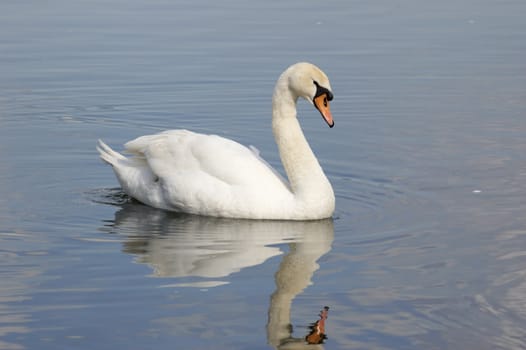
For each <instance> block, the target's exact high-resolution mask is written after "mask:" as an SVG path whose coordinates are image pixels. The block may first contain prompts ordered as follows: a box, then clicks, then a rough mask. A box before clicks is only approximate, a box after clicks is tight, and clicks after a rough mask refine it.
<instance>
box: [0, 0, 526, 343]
mask: <svg viewBox="0 0 526 350" xmlns="http://www.w3.org/2000/svg"><path fill="white" fill-rule="evenodd" d="M525 13H526V3H525V2H524V1H521V0H504V1H489V0H479V1H474V0H462V1H442V2H440V1H438V2H437V1H417V0H406V1H398V2H393V1H387V0H379V1H376V2H371V1H360V0H356V1H344V0H341V1H323V2H306V1H299V0H293V1H282V2H262V1H261V2H247V1H241V0H230V1H224V2H217V1H211V0H192V1H177V2H172V1H166V0H165V1H161V0H159V1H145V0H132V1H128V0H127V1H124V0H114V1H100V0H96V1H66V0H51V1H31V0H29V1H2V2H1V4H0V349H53V350H55V349H272V348H280V349H285V348H287V349H292V348H294V349H297V348H303V347H305V348H311V347H315V346H312V345H310V346H307V345H305V341H304V339H305V336H306V335H307V334H308V333H309V325H310V324H311V323H313V322H315V321H317V320H318V313H319V311H320V310H321V309H322V308H323V307H324V306H329V307H330V309H329V317H328V319H327V321H326V324H325V332H326V334H327V336H328V339H326V341H325V344H323V345H319V346H318V347H322V346H323V347H324V348H325V349H477V350H479V349H526V137H525V135H526V60H525V57H526V21H525V20H524V14H525ZM297 61H310V62H313V63H315V64H317V65H319V66H320V67H321V68H322V69H323V70H324V71H325V72H326V73H327V74H328V76H329V77H330V78H331V84H332V87H333V90H334V94H335V99H334V101H333V103H332V111H333V116H334V118H335V128H333V129H329V128H327V126H326V125H325V124H324V122H323V121H322V120H321V118H320V117H319V115H318V113H317V112H316V111H315V110H313V109H312V107H311V106H310V105H308V104H307V103H301V104H300V106H299V115H300V118H301V122H302V125H303V127H304V130H305V132H306V134H307V137H308V139H309V141H310V142H311V146H312V148H313V149H314V151H315V153H316V154H317V156H318V158H319V159H320V162H321V164H322V166H323V167H324V169H325V170H326V173H327V175H328V177H329V178H330V180H331V182H332V184H333V187H334V190H335V193H336V200H337V209H336V213H335V215H334V218H333V219H331V220H325V221H319V222H265V221H263V222H261V221H256V222H253V221H243V220H221V219H211V218H204V217H193V216H184V215H177V214H173V213H167V212H163V211H160V210H155V209H151V208H148V207H146V206H143V205H141V204H138V203H136V202H134V201H130V199H129V198H127V197H126V196H125V195H124V194H123V193H122V192H121V191H120V189H119V188H118V183H117V181H116V180H115V178H114V175H113V173H112V171H111V169H110V167H108V166H107V165H105V164H103V163H102V162H101V161H100V160H99V158H98V154H97V152H96V150H95V143H96V140H97V139H98V138H101V139H103V140H105V141H106V142H107V143H108V144H110V145H112V146H114V147H115V148H116V149H121V145H122V144H123V143H124V142H126V141H127V140H130V139H132V138H135V137H137V136H139V135H144V134H148V133H153V132H157V131H161V130H164V129H170V128H188V129H192V130H196V131H200V132H206V133H216V134H220V135H223V136H226V137H230V138H233V139H235V140H237V141H239V142H241V143H244V144H253V145H255V146H256V147H258V148H259V149H260V151H261V153H262V156H263V157H264V158H266V159H267V160H268V161H269V162H270V163H271V164H272V165H274V166H276V167H277V168H278V169H280V170H281V169H282V168H281V166H280V162H279V158H278V156H277V150H276V146H275V144H274V142H273V138H272V134H271V131H270V109H271V107H270V98H271V94H272V88H273V86H274V83H275V80H276V79H277V77H278V76H279V74H280V73H281V71H282V70H283V69H284V68H285V67H287V66H288V65H290V64H292V63H294V62H297Z"/></svg>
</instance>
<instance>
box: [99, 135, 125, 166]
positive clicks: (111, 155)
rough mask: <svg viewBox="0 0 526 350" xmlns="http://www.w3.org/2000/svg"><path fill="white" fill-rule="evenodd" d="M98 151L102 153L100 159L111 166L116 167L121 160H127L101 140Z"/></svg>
mask: <svg viewBox="0 0 526 350" xmlns="http://www.w3.org/2000/svg"><path fill="white" fill-rule="evenodd" d="M97 151H99V153H100V158H101V159H102V160H103V161H105V162H106V163H108V164H110V165H115V163H117V162H118V161H119V160H125V159H126V157H125V156H123V155H122V154H120V153H119V152H116V151H114V150H112V149H111V148H110V146H108V145H107V144H105V143H104V142H103V141H102V140H99V142H98V144H97Z"/></svg>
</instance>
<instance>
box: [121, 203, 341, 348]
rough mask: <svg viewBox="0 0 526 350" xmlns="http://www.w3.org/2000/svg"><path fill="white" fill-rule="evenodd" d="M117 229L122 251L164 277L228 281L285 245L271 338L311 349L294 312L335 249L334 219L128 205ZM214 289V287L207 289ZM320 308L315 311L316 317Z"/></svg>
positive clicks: (277, 342)
mask: <svg viewBox="0 0 526 350" xmlns="http://www.w3.org/2000/svg"><path fill="white" fill-rule="evenodd" d="M114 226H115V229H116V230H117V231H118V232H119V233H121V234H126V235H127V239H126V241H125V242H124V251H125V252H128V253H131V254H134V255H136V256H137V261H139V262H141V263H145V264H147V265H149V266H151V267H152V269H153V271H154V275H156V276H160V277H189V276H196V277H205V278H221V277H226V276H229V275H230V274H232V273H235V272H238V271H240V270H241V269H243V268H246V267H250V266H255V265H259V264H262V263H263V262H265V261H266V260H267V259H269V258H271V257H273V256H276V255H279V254H282V253H283V252H282V250H281V249H280V248H279V247H278V246H276V245H278V244H284V243H287V244H288V245H289V251H288V253H287V254H285V255H284V256H283V259H282V261H281V264H280V266H279V269H278V271H277V272H276V274H275V283H276V291H275V292H274V293H273V294H272V296H271V298H270V308H269V312H268V324H267V337H268V342H269V343H270V344H271V345H272V346H273V347H275V348H279V349H291V348H295V349H297V348H302V347H304V346H307V344H306V341H305V335H306V334H303V335H302V336H301V337H299V338H293V337H292V329H291V326H290V324H291V322H290V309H291V304H292V300H293V299H294V298H295V297H296V295H297V294H299V293H300V292H302V291H303V289H305V288H306V287H307V286H308V285H309V284H310V283H311V278H312V275H313V273H314V272H315V271H316V270H317V269H318V268H319V265H318V264H317V262H316V261H317V260H318V259H319V258H320V257H321V256H322V255H324V254H325V253H327V252H328V251H329V250H330V249H331V243H332V240H333V236H334V229H333V222H332V219H327V220H320V221H298V222H295V221H254V220H232V219H219V218H208V217H199V216H188V215H178V214H174V213H169V212H165V211H162V210H158V209H153V208H149V207H146V206H143V205H139V204H135V203H129V204H125V205H124V206H123V207H122V209H121V210H119V211H118V212H117V213H116V214H115V221H114ZM222 283H224V282H218V283H217V285H219V284H222ZM213 285H214V282H212V283H209V284H208V286H209V287H210V286H213ZM322 306H323V305H316V306H314V307H315V308H316V309H313V312H317V311H318V310H319V309H318V308H321V307H322ZM314 310H315V311H314ZM306 321H312V320H306ZM307 323H309V322H306V324H307ZM309 348H312V345H309Z"/></svg>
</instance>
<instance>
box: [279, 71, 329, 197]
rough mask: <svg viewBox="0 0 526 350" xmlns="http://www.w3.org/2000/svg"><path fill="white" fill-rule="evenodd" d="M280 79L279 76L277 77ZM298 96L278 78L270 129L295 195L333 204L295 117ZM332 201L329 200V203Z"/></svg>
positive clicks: (327, 181)
mask: <svg viewBox="0 0 526 350" xmlns="http://www.w3.org/2000/svg"><path fill="white" fill-rule="evenodd" d="M280 80H281V79H280ZM297 99H298V98H297V96H294V95H293V94H292V92H291V91H290V90H289V88H288V86H287V85H286V84H283V83H281V84H280V82H279V81H278V84H277V85H276V89H275V91H274V96H273V99H272V109H273V113H272V131H273V133H274V138H275V139H276V144H277V146H278V149H279V154H280V157H281V162H282V163H283V167H284V168H285V172H286V173H287V176H288V179H289V183H290V186H291V189H292V192H293V194H294V196H295V197H296V198H297V199H298V200H301V201H304V202H312V203H316V202H318V203H317V204H316V205H324V206H329V207H330V206H331V205H332V206H334V193H333V190H332V187H331V185H330V183H329V180H328V179H327V177H326V176H325V174H324V173H323V170H322V168H321V166H320V164H319V163H318V160H317V159H316V156H315V155H314V153H313V152H312V150H311V148H310V146H309V144H308V143H307V140H306V139H305V136H304V135H303V131H302V130H301V126H300V124H299V122H298V119H297V118H296V102H297ZM331 201H332V203H331Z"/></svg>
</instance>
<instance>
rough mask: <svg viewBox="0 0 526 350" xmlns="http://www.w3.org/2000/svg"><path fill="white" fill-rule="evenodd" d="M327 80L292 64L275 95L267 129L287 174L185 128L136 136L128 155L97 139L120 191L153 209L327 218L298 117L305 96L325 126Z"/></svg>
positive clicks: (330, 201)
mask: <svg viewBox="0 0 526 350" xmlns="http://www.w3.org/2000/svg"><path fill="white" fill-rule="evenodd" d="M330 90H331V88H330V84H329V81H328V78H327V77H326V75H325V74H324V73H323V72H322V71H321V70H320V69H319V68H317V67H316V66H314V65H312V64H309V63H297V64H295V65H292V66H290V67H289V68H288V69H287V70H285V72H284V73H283V74H282V75H281V76H280V78H279V79H278V82H277V84H276V87H275V90H274V95H273V100H272V101H273V103H272V106H273V117H272V129H273V132H274V136H275V139H276V143H277V145H278V149H279V151H280V156H281V160H282V162H283V166H284V168H285V171H286V173H287V176H288V180H289V181H288V182H287V180H285V179H283V178H282V177H281V176H280V175H279V173H278V172H277V171H276V170H274V169H273V168H272V167H270V166H269V165H268V163H266V162H265V161H264V160H263V159H262V158H261V157H260V156H259V152H258V151H257V150H256V149H255V148H247V147H245V146H243V145H241V144H239V143H237V142H235V141H232V140H229V139H226V138H223V137H220V136H217V135H204V134H198V133H194V132H191V131H188V130H169V131H164V132H161V133H158V134H155V135H147V136H141V137H139V138H137V139H135V140H132V141H130V142H128V143H126V144H125V149H126V152H127V153H130V154H131V156H130V157H125V156H123V155H122V154H120V153H118V152H116V151H114V150H112V149H111V148H110V147H109V146H107V145H106V144H105V143H104V142H102V141H101V140H99V144H98V147H97V149H98V150H99V152H100V156H101V158H102V159H103V160H104V161H105V162H107V163H109V164H110V165H112V167H113V169H114V171H115V174H116V176H117V178H118V180H119V182H120V184H121V186H122V188H123V190H124V191H125V192H126V193H127V194H128V195H130V196H131V197H134V198H135V199H137V200H139V201H141V202H143V203H145V204H148V205H151V206H153V207H156V208H161V209H166V210H172V211H177V212H185V213H191V214H199V215H208V216H218V217H233V218H247V219H285V220H312V219H321V218H326V217H330V216H331V215H332V213H333V211H334V193H333V190H332V187H331V185H330V183H329V181H328V180H327V178H326V176H325V174H324V173H323V170H322V169H321V167H320V165H319V163H318V161H317V159H316V157H315V156H314V154H313V152H312V150H311V149H310V147H309V145H308V143H307V141H306V140H305V137H304V135H303V132H302V131H301V127H300V125H299V123H298V120H297V118H296V101H297V99H298V97H304V98H305V99H307V100H308V101H310V102H311V103H313V104H314V105H315V106H316V108H317V109H318V110H319V111H320V113H321V114H322V116H323V117H324V119H325V120H326V122H327V123H328V124H329V126H331V127H332V125H333V121H332V116H331V114H330V110H329V106H328V100H329V101H330V100H331V99H332V93H331V92H330Z"/></svg>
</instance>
